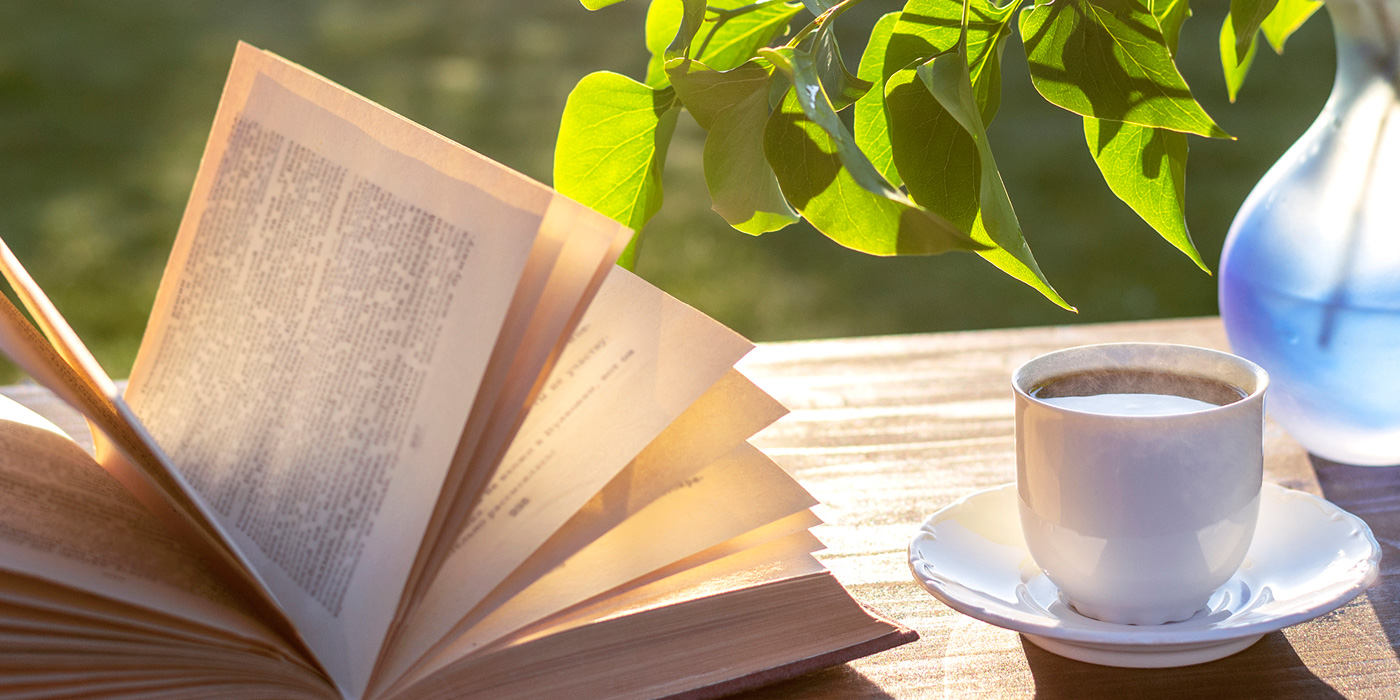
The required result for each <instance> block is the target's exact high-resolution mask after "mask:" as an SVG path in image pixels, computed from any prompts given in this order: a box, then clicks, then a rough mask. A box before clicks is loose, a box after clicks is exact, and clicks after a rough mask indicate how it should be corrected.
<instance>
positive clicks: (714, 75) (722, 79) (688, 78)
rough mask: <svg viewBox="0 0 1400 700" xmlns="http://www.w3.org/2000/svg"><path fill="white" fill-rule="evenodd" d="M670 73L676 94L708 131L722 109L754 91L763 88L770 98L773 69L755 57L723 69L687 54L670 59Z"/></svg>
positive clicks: (668, 72) (668, 66) (765, 97)
mask: <svg viewBox="0 0 1400 700" xmlns="http://www.w3.org/2000/svg"><path fill="white" fill-rule="evenodd" d="M666 74H667V75H668V76H670V78H671V85H672V87H674V88H675V89H676V96H677V97H679V98H680V100H681V103H682V104H684V105H685V108H686V109H688V110H690V114H691V115H692V116H694V117H695V121H696V122H697V123H699V124H700V127H701V128H703V129H705V130H706V131H708V130H709V129H710V125H711V123H712V122H713V121H714V119H715V117H716V116H718V115H719V113H720V112H722V111H724V110H725V109H727V108H729V107H731V106H733V105H735V104H737V103H739V102H741V101H743V100H744V99H745V98H747V97H748V96H749V95H750V94H752V93H753V92H755V91H762V92H763V94H764V99H765V100H766V99H767V95H768V81H769V78H770V76H771V73H770V69H768V68H765V67H762V66H760V65H759V64H758V63H756V62H754V61H749V62H748V63H745V64H744V65H742V66H739V67H738V68H735V69H733V70H727V71H719V70H713V69H711V68H710V67H709V66H708V65H706V64H705V63H702V62H700V61H697V60H693V59H686V58H673V59H671V60H670V61H667V62H666ZM765 116H766V115H765Z"/></svg>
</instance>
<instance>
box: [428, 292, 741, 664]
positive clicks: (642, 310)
mask: <svg viewBox="0 0 1400 700" xmlns="http://www.w3.org/2000/svg"><path fill="white" fill-rule="evenodd" d="M751 348H752V345H751V344H750V343H749V342H748V341H746V340H744V339H743V338H742V337H740V336H738V335H737V334H735V333H734V332H733V331H731V330H729V329H728V328H725V327H724V326H723V325H721V324H719V323H718V322H716V321H714V320H713V319H710V318H709V317H707V316H705V315H704V314H701V313H700V312H698V311H696V310H695V309H692V308H690V307H689V306H686V305H685V304H683V303H681V302H679V301H677V300H675V299H673V298H671V297H669V296H668V295H666V294H665V293H664V292H662V291H661V290H659V289H656V288H655V287H653V286H651V285H650V284H648V283H646V282H645V281H643V280H642V279H640V278H638V277H636V276H635V275H633V274H631V273H629V272H627V271H626V270H623V269H622V268H613V269H612V270H611V271H610V272H609V275H608V278H607V280H606V281H605V282H604V284H603V288H602V289H601V290H600V291H599V292H598V295H597V297H596V298H595V299H594V301H593V304H592V305H591V306H590V307H589V309H588V310H587V312H586V313H585V314H584V316H583V320H582V322H581V323H580V324H579V327H578V329H577V330H576V331H575V333H574V335H573V337H572V338H571V339H570V341H569V344H568V346H567V347H566V348H565V350H564V352H563V353H562V354H561V356H560V358H559V361H558V363H557V364H556V365H555V367H554V370H553V372H552V373H551V374H550V375H549V379H548V380H546V381H545V383H544V386H543V388H542V390H541V391H540V393H539V396H538V398H536V400H535V403H534V404H533V405H532V406H531V409H530V412H529V414H528V415H527V417H526V418H525V421H524V424H523V425H522V426H521V427H520V430H519V432H518V433H517V434H516V437H515V440H514V442H512V444H511V446H510V448H509V449H508V450H507V451H506V453H505V456H504V458H503V459H502V460H501V462H500V466H499V468H498V469H497V470H496V472H495V473H494V474H493V475H492V477H491V480H490V481H489V483H488V484H487V486H486V488H485V490H484V492H483V494H482V497H481V500H480V502H479V503H478V504H477V507H476V508H475V510H474V511H473V513H472V514H471V517H470V518H469V519H468V520H467V522H466V524H465V529H463V530H462V531H461V533H460V534H459V536H458V537H457V538H456V541H455V543H454V545H455V546H454V549H453V551H452V552H451V554H450V555H449V556H448V558H447V559H446V562H445V564H444V566H443V568H442V569H441V570H440V571H439V572H438V574H437V577H436V578H435V579H434V580H433V581H432V582H431V583H430V585H429V587H428V592H427V594H426V596H425V597H424V600H423V602H422V603H421V606H422V608H423V609H424V610H432V611H433V612H431V613H425V614H418V613H417V612H415V613H414V615H413V616H412V618H410V619H411V621H410V622H409V623H408V625H406V630H405V634H409V633H412V634H413V635H415V637H417V638H418V639H426V638H427V637H431V636H432V634H434V633H436V634H438V635H439V636H441V635H442V634H444V633H446V631H447V629H449V628H450V625H451V624H452V623H454V622H455V621H456V620H457V619H460V618H461V617H462V616H464V615H465V614H466V613H467V611H469V610H471V609H472V607H474V606H475V605H476V603H478V602H480V600H481V599H482V598H484V597H485V595H486V594H487V593H489V592H490V591H491V590H492V589H494V588H495V587H496V586H497V585H498V584H499V583H500V582H501V581H502V580H503V579H504V578H505V576H506V575H507V574H509V573H510V571H511V570H513V569H515V568H516V567H517V566H519V565H520V564H521V563H522V562H524V561H525V559H526V558H528V557H529V556H530V554H531V552H533V551H534V550H535V549H537V548H538V547H539V546H540V545H541V544H543V543H544V542H545V540H547V539H548V538H549V537H550V536H551V535H552V534H553V533H554V532H555V531H556V530H558V529H559V527H560V526H562V525H563V524H564V522H565V521H567V520H568V519H569V518H570V517H572V516H573V514H574V513H576V512H578V510H579V509H580V508H581V507H583V505H584V503H586V502H587V501H588V500H589V499H590V498H591V497H592V496H593V494H595V493H597V492H598V491H599V490H600V489H602V488H603V486H604V485H606V484H607V483H608V481H609V480H611V479H612V478H613V477H614V476H616V475H617V474H618V473H619V472H621V471H622V469H623V468H625V467H626V466H627V464H628V463H630V462H631V461H632V460H633V459H634V458H635V457H636V456H637V455H638V454H639V453H640V452H641V451H642V450H643V449H644V448H645V447H646V446H647V445H648V444H649V443H650V442H651V441H653V440H654V439H655V438H656V437H657V436H658V435H659V434H660V433H661V432H662V431H663V430H664V429H665V428H666V427H667V426H668V425H670V424H671V423H672V422H673V421H675V420H676V418H677V417H678V416H680V415H681V413H682V412H683V411H684V410H685V409H686V408H688V407H689V406H690V405H691V404H693V403H694V402H695V401H696V400H697V399H698V398H699V397H700V396H701V395H703V394H704V393H705V392H706V391H707V390H709V389H710V387H712V386H713V385H714V384H715V383H716V382H718V381H719V380H720V379H721V378H722V377H724V376H725V375H726V373H728V372H729V371H730V370H731V368H732V366H733V364H734V363H735V362H736V361H737V360H738V359H739V358H741V357H742V356H743V355H744V354H745V353H747V352H748V351H749V349H751ZM761 427H762V425H758V426H754V430H757V429H758V428H761ZM745 437H747V436H740V437H738V441H742V440H743V439H744V438H745ZM449 611H451V612H449ZM420 620H422V622H421V623H420V622H419V621H420ZM444 624H446V625H448V626H449V627H448V628H443V627H441V625H444ZM414 627H417V628H418V629H412V628H414ZM429 628H431V631H429ZM425 635H426V636H425ZM417 647H418V644H410V645H408V648H417Z"/></svg>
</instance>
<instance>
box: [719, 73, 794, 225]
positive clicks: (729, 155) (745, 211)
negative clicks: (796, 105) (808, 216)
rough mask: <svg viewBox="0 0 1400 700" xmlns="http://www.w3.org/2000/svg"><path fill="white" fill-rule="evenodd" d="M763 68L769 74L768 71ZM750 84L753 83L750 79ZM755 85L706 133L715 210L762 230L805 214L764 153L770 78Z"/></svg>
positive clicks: (731, 222)
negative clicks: (786, 192) (791, 199)
mask: <svg viewBox="0 0 1400 700" xmlns="http://www.w3.org/2000/svg"><path fill="white" fill-rule="evenodd" d="M745 65H747V66H755V67H756V66H757V64H754V63H749V64H745ZM735 70H736V71H737V70H740V69H735ZM760 70H761V69H760ZM761 72H763V73H764V74H765V77H766V75H767V71H761ZM744 85H748V86H753V83H751V82H748V81H745V82H744ZM753 88H754V89H752V90H751V91H750V92H749V94H748V95H747V96H745V97H744V98H743V99H742V100H740V101H738V102H736V103H735V104H733V105H730V106H728V107H726V108H724V109H722V110H720V111H719V113H718V114H716V115H715V117H714V119H713V121H712V122H711V126H710V133H709V135H708V136H706V137H705V184H706V186H708V187H709V189H710V199H711V201H712V202H713V207H714V210H715V211H716V212H718V213H719V215H720V216H723V217H724V220H725V221H727V222H729V225H730V226H733V227H734V228H736V229H738V230H740V231H743V232H744V233H748V234H751V235H755V236H757V235H759V234H762V233H767V232H769V231H777V230H778V229H781V228H784V227H786V226H788V225H789V224H793V223H796V222H797V220H798V219H800V218H801V217H800V216H798V214H797V212H796V211H793V209H792V207H791V206H789V205H788V202H787V199H786V198H785V197H784V196H783V192H782V189H781V188H780V186H779V185H778V178H777V176H776V175H774V174H773V168H772V167H771V166H769V165H768V160H767V157H766V156H765V154H764V140H763V136H764V130H765V128H766V126H767V123H768V84H767V81H766V80H765V81H764V82H763V84H762V85H760V86H753Z"/></svg>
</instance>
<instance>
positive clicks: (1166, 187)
mask: <svg viewBox="0 0 1400 700" xmlns="http://www.w3.org/2000/svg"><path fill="white" fill-rule="evenodd" d="M1084 138H1085V140H1086V141H1088V143H1089V152H1090V153H1091V154H1093V156H1094V162H1095V163H1097V164H1098V166H1099V171H1100V172H1102V173H1103V177H1104V181H1105V182H1107V183H1108V186H1109V189H1111V190H1113V194H1115V195H1117V196H1118V198H1119V199H1121V200H1123V202H1124V203H1126V204H1127V205H1128V206H1129V207H1132V209H1133V211H1135V212H1137V214H1138V216H1141V217H1142V220H1143V221H1146V222H1147V223H1148V225H1150V226H1152V228H1153V229H1155V230H1156V231H1157V233H1159V234H1161V236H1162V238H1165V239H1166V240H1167V242H1169V243H1171V244H1172V245H1173V246H1176V248H1177V249H1178V250H1180V251H1181V252H1183V253H1185V254H1186V256H1187V257H1189V258H1191V261H1192V262H1194V263H1196V266H1197V267H1199V268H1201V269H1202V270H1204V271H1206V272H1210V268H1209V267H1207V266H1206V263H1205V261H1204V260H1202V259H1201V254H1200V253H1199V252H1198V251H1197V250H1196V244H1195V243H1194V242H1192V240H1191V233H1190V231H1188V230H1187V228H1186V218H1185V211H1186V150H1187V144H1186V134H1183V133H1181V132H1177V131H1169V130H1167V129H1153V128H1150V127H1146V126H1138V125H1136V124H1125V123H1123V122H1113V121H1101V120H1098V119H1090V118H1087V117H1086V118H1085V119H1084Z"/></svg>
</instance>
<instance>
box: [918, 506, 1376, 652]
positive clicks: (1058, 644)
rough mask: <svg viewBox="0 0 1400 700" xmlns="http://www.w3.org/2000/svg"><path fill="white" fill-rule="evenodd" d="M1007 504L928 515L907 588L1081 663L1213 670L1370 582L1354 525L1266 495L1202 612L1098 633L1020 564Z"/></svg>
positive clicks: (1366, 550) (1370, 563)
mask: <svg viewBox="0 0 1400 700" xmlns="http://www.w3.org/2000/svg"><path fill="white" fill-rule="evenodd" d="M1015 499H1016V485H1015V484H1014V483H1011V484H1003V485H1001V486H995V487H992V488H989V489H983V490H981V491H977V492H974V493H971V494H968V495H966V496H964V497H962V498H960V499H958V500H957V501H955V502H954V503H952V504H950V505H948V506H946V507H944V508H942V509H940V510H939V511H937V512H936V513H934V514H933V515H930V516H929V517H928V518H927V519H926V520H925V521H924V523H923V524H922V526H921V527H920V529H919V532H918V534H917V535H915V536H914V538H913V539H912V540H911V541H910V543H909V567H910V571H911V572H912V573H913V576H914V580H915V581H916V582H917V583H919V584H920V585H921V586H922V587H923V588H924V589H925V590H927V591H928V592H929V593H931V594H932V595H933V596H934V597H935V598H937V599H939V600H940V601H942V602H943V603H944V604H946V605H948V606H949V607H951V608H953V609H954V610H956V611H958V612H960V613H963V614H965V615H968V616H970V617H973V618H976V619H979V620H982V621H984V622H988V623H991V624H993V625H997V626H999V627H1004V628H1007V629H1011V630H1014V631H1017V632H1020V633H1022V634H1024V635H1026V637H1027V638H1028V639H1029V640H1030V641H1032V642H1033V643H1035V644H1036V645H1037V646H1040V647H1042V648H1045V649H1046V650H1047V651H1051V652H1053V653H1056V654H1059V655H1061V656H1068V657H1070V658H1075V659H1079V660H1081V661H1088V662H1090V663H1097V664H1103V665H1110V666H1132V667H1166V666H1182V665H1188V664H1195V663H1203V662H1205V661H1212V660H1214V659H1218V658H1223V657H1225V656H1229V655H1231V654H1234V653H1236V652H1238V651H1241V650H1243V649H1245V648H1247V647H1248V646H1249V645H1251V644H1253V643H1254V642H1255V641H1258V640H1259V639H1260V638H1261V637H1263V635H1265V634H1267V633H1269V632H1274V631H1277V630H1280V629H1283V628H1284V627H1288V626H1291V625H1295V624H1298V623H1300V622H1304V621H1307V620H1310V619H1313V618H1315V617H1317V616H1319V615H1323V614H1326V613H1328V612H1331V611H1332V610H1335V609H1337V608H1339V607H1341V606H1342V605H1344V604H1345V603H1346V602H1347V601H1350V600H1351V599H1352V598H1355V597H1356V596H1357V595H1359V594H1360V593H1361V592H1362V591H1364V590H1365V589H1366V588H1367V587H1369V586H1370V585H1371V583H1373V582H1374V581H1375V580H1376V577H1377V575H1378V574H1379V570H1380V546H1379V544H1378V543H1377V542H1376V539H1375V536H1374V535H1373V534H1372V533H1371V530H1370V528H1369V527H1368V526H1367V525H1366V523H1365V522H1364V521H1362V520H1361V519H1360V518H1358V517H1356V516H1355V515H1352V514H1351V513H1348V512H1347V511H1345V510H1343V509H1341V508H1340V507H1338V506H1337V505H1335V504H1333V503H1331V502H1329V501H1326V500H1324V499H1322V498H1318V497H1317V496H1313V495H1312V494H1308V493H1305V492H1302V491H1294V490H1290V489H1285V488H1283V487H1281V486H1277V485H1275V484H1267V483H1266V484H1264V489H1263V492H1262V498H1261V501H1260V526H1259V528H1258V529H1257V530H1256V535H1255V539H1254V541H1253V543H1251V546H1250V549H1249V553H1248V554H1247V555H1246V558H1245V563H1244V564H1243V565H1242V566H1241V568H1240V571H1238V572H1236V574H1235V575H1234V576H1232V577H1231V578H1230V580H1229V581H1227V582H1226V583H1225V585H1223V586H1221V588H1220V589H1217V591H1216V592H1215V593H1214V594H1213V595H1212V596H1211V599H1210V601H1209V602H1208V603H1207V605H1206V607H1205V608H1204V609H1202V610H1201V611H1200V612H1198V613H1197V614H1196V615H1195V616H1193V617H1191V618H1190V619H1187V620H1183V621H1181V622H1173V623H1168V624H1165V625H1152V626H1137V625H1120V624H1114V623H1108V622H1102V621H1100V620H1094V619H1092V618H1088V617H1084V616H1082V615H1080V614H1079V613H1078V612H1076V611H1075V610H1074V609H1073V608H1072V607H1071V606H1070V605H1069V604H1068V603H1067V602H1066V601H1065V600H1064V599H1063V597H1062V596H1060V594H1059V591H1058V589H1056V588H1055V586H1054V584H1053V583H1051V582H1050V581H1049V580H1048V579H1047V578H1046V577H1045V575H1044V574H1043V573H1041V571H1040V569H1039V567H1037V566H1035V563H1034V562H1033V561H1031V558H1030V554H1029V553H1028V552H1026V551H1025V541H1024V538H1023V536H1022V535H1021V532H1020V520H1019V516H1018V515H1017V508H1016V500H1015ZM1300 544H1301V545H1303V546H1299V545H1300ZM1329 553H1331V555H1330V556H1329Z"/></svg>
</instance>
